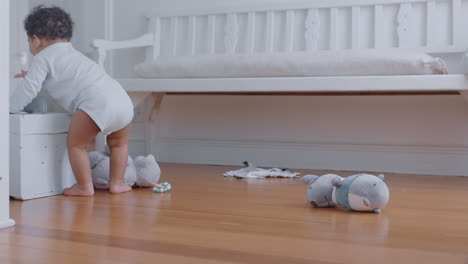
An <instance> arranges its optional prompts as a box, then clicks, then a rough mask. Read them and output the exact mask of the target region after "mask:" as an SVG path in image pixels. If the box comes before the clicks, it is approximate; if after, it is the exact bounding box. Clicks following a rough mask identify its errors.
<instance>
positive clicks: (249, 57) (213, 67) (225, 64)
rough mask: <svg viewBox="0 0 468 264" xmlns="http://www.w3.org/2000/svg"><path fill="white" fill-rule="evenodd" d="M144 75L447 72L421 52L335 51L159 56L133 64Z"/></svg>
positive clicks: (195, 75) (416, 73)
mask: <svg viewBox="0 0 468 264" xmlns="http://www.w3.org/2000/svg"><path fill="white" fill-rule="evenodd" d="M135 71H136V72H137V73H138V74H139V75H140V76H141V77H143V78H235V77H309V76H366V75H421V74H446V73H447V68H446V66H445V63H444V62H443V61H442V60H441V59H439V58H435V57H432V56H430V55H428V54H425V53H421V52H409V51H400V50H395V51H385V52H383V51H378V50H371V51H338V52H331V51H327V52H319V53H277V54H235V55H224V54H223V55H196V56H182V57H181V56H179V57H160V58H158V59H157V60H156V61H153V62H150V63H142V64H138V65H136V66H135Z"/></svg>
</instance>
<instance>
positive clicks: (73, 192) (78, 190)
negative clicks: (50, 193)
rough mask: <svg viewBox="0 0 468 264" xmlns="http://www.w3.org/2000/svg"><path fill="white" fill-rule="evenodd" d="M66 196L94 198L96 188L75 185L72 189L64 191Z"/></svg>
mask: <svg viewBox="0 0 468 264" xmlns="http://www.w3.org/2000/svg"><path fill="white" fill-rule="evenodd" d="M63 194H64V195H68V196H93V195H94V188H93V185H92V184H91V185H78V184H75V185H73V186H72V187H70V188H67V189H65V190H64V191H63Z"/></svg>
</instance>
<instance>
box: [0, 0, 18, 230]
mask: <svg viewBox="0 0 468 264" xmlns="http://www.w3.org/2000/svg"><path fill="white" fill-rule="evenodd" d="M9 9H10V8H9V1H0V35H1V36H3V38H4V41H0V80H1V89H0V146H2V148H0V228H3V227H8V226H12V225H14V224H15V222H14V221H13V220H12V219H10V199H9V197H10V196H9V190H10V189H9V183H8V182H9V177H10V176H9V158H8V156H9V152H8V149H9V148H8V145H9V140H8V134H9V124H10V121H9V114H8V97H9V96H8V95H9V91H8V90H9V89H8V88H9V86H10V84H9V78H8V76H9V74H10V66H9V59H8V58H9V55H10V54H9V47H10V43H9V39H10V37H9V32H10V28H9V26H10V21H9V12H10V11H9ZM5 38H6V39H5Z"/></svg>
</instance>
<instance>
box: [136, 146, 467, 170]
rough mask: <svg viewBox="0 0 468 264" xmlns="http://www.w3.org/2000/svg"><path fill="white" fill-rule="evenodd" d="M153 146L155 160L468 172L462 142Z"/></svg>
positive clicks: (306, 167)
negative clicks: (429, 143)
mask: <svg viewBox="0 0 468 264" xmlns="http://www.w3.org/2000/svg"><path fill="white" fill-rule="evenodd" d="M134 142H135V141H134ZM154 149H156V150H157V153H156V157H157V160H158V161H159V162H175V161H177V163H191V164H217V165H233V166H242V162H243V161H249V162H252V163H254V164H256V165H258V166H265V167H280V168H301V169H315V170H338V171H360V172H361V171H368V172H387V173H405V174H426V175H443V176H468V174H467V173H468V163H467V162H466V161H467V160H468V147H466V146H427V145H423V146H418V145H414V146H411V145H383V144H355V143H335V142H333V143H314V142H278V141H263V142H261V141H246V140H218V141H217V140H213V139H206V140H204V139H190V138H159V139H157V140H156V141H155V146H154ZM291 157H294V158H291Z"/></svg>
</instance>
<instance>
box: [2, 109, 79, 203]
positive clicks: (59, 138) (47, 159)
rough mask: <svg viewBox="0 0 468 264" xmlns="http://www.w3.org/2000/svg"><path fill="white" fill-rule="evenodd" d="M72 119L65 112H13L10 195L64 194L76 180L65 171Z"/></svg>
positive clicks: (33, 196) (11, 123)
mask: <svg viewBox="0 0 468 264" xmlns="http://www.w3.org/2000/svg"><path fill="white" fill-rule="evenodd" d="M69 123H70V115H69V114H64V113H48V114H12V115H10V196H13V197H14V198H16V199H22V200H26V199H33V198H39V197H45V196H51V195H56V194H61V193H63V189H64V186H66V185H69V183H70V181H73V179H65V178H63V177H62V174H61V166H62V160H63V157H64V153H65V151H66V150H67V148H66V147H67V144H66V138H67V131H68V126H69ZM67 156H68V155H67ZM67 162H68V160H67ZM67 177H70V175H68V176H67ZM66 187H68V186H66Z"/></svg>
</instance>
